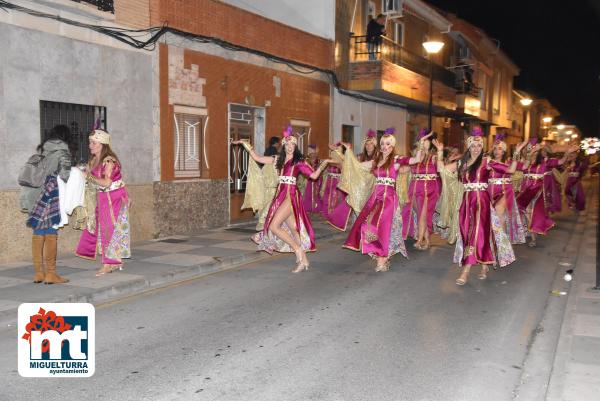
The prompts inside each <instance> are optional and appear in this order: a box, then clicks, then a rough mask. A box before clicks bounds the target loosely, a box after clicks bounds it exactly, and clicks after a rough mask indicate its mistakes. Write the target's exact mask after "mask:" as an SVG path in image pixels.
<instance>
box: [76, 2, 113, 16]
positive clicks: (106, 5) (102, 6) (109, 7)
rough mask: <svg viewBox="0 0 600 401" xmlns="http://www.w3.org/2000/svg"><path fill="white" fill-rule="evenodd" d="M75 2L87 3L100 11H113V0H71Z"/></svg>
mask: <svg viewBox="0 0 600 401" xmlns="http://www.w3.org/2000/svg"><path fill="white" fill-rule="evenodd" d="M72 1H74V2H76V3H88V4H91V5H93V6H96V7H98V10H100V11H110V12H111V13H113V14H114V13H115V2H114V0H72Z"/></svg>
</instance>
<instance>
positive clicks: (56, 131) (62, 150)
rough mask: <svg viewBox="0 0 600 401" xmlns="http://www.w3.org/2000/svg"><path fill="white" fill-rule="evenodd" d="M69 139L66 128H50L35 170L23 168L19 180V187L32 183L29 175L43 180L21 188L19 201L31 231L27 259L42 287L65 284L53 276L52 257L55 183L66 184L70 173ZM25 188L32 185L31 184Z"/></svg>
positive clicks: (56, 214) (54, 249)
mask: <svg viewBox="0 0 600 401" xmlns="http://www.w3.org/2000/svg"><path fill="white" fill-rule="evenodd" d="M70 136H71V131H70V130H69V127H67V126H66V125H57V126H55V127H54V128H52V130H51V131H50V134H49V135H48V137H47V138H46V140H45V141H44V142H43V143H42V144H40V145H39V146H38V147H37V151H38V153H39V155H40V160H39V162H38V163H36V164H35V167H33V166H34V165H33V164H30V165H29V167H30V169H29V170H27V168H25V170H22V172H21V174H20V176H19V181H20V182H19V183H20V184H22V185H23V182H24V181H32V180H31V178H33V175H38V174H39V176H40V177H42V178H43V184H42V185H41V186H38V187H34V186H29V185H28V186H22V189H21V198H20V204H21V210H22V211H26V212H28V213H29V217H28V219H27V226H28V227H31V228H32V229H33V235H32V237H31V256H32V259H33V267H34V269H35V274H34V276H33V282H34V283H41V282H42V281H43V282H44V283H45V284H60V283H67V282H68V281H69V280H68V279H66V278H63V277H61V276H59V275H58V274H56V253H57V249H58V224H59V223H60V206H59V194H58V179H62V180H63V181H64V182H66V181H67V180H68V179H69V175H70V172H71V153H70V152H69V145H67V142H68V140H69V137H70ZM35 156H37V155H34V156H32V158H30V161H31V160H32V159H33V158H34V157H35ZM30 161H28V163H30ZM26 167H28V166H27V165H26ZM26 171H29V174H28V173H26ZM24 175H28V177H26V176H24ZM29 184H30V185H32V184H31V182H30V183H29ZM44 267H45V268H44Z"/></svg>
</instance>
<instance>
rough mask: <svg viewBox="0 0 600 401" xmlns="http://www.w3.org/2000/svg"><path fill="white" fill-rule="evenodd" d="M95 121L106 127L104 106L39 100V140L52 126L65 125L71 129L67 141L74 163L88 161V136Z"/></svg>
mask: <svg viewBox="0 0 600 401" xmlns="http://www.w3.org/2000/svg"><path fill="white" fill-rule="evenodd" d="M96 122H98V123H99V128H102V129H106V107H104V106H90V105H85V104H73V103H61V102H50V101H46V100H40V139H41V142H43V141H44V140H45V139H46V138H47V137H48V135H49V134H50V130H52V128H54V127H55V126H57V125H66V126H67V127H69V129H70V130H71V137H70V138H67V143H68V144H69V149H70V150H71V154H72V155H73V160H74V161H75V162H76V163H85V162H87V161H88V158H89V148H88V136H89V134H90V132H91V131H92V128H93V127H94V124H95V123H96Z"/></svg>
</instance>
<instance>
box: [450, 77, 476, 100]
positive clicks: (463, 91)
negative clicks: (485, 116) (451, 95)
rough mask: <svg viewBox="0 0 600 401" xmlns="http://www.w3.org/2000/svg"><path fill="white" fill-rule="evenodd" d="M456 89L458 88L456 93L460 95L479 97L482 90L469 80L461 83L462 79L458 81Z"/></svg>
mask: <svg viewBox="0 0 600 401" xmlns="http://www.w3.org/2000/svg"><path fill="white" fill-rule="evenodd" d="M454 87H455V88H456V93H457V94H459V95H469V96H473V97H479V96H480V94H481V88H479V87H478V86H476V85H474V84H473V83H472V82H469V81H468V80H462V81H461V80H460V79H457V80H456V85H454Z"/></svg>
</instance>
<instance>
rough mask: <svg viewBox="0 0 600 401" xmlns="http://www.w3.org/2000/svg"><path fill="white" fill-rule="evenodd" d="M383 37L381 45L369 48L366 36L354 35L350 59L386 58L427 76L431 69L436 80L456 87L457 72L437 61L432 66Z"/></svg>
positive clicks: (424, 59)
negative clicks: (449, 69)
mask: <svg viewBox="0 0 600 401" xmlns="http://www.w3.org/2000/svg"><path fill="white" fill-rule="evenodd" d="M381 39H382V43H381V45H379V46H374V48H372V49H369V46H368V43H367V37H366V36H352V37H351V38H350V46H351V49H352V53H351V56H350V57H351V60H350V61H353V62H356V61H368V60H386V61H389V62H390V63H393V64H396V65H399V66H401V67H405V68H407V69H409V70H411V71H414V72H416V73H418V74H420V75H423V76H426V77H429V75H430V73H431V72H430V71H431V70H433V71H432V72H433V79H434V80H436V81H440V82H442V83H443V84H444V85H446V86H448V87H450V88H454V87H455V84H456V74H454V72H452V71H448V70H447V69H445V68H444V67H442V66H440V65H438V64H435V63H432V64H431V66H430V62H429V60H427V59H426V58H424V57H421V56H419V55H417V54H415V53H413V52H411V51H409V50H406V49H405V48H404V47H402V46H400V45H399V44H398V43H396V42H393V41H391V40H390V39H388V38H386V37H385V36H382V37H381ZM369 50H371V51H369ZM430 69H431V70H430Z"/></svg>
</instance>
